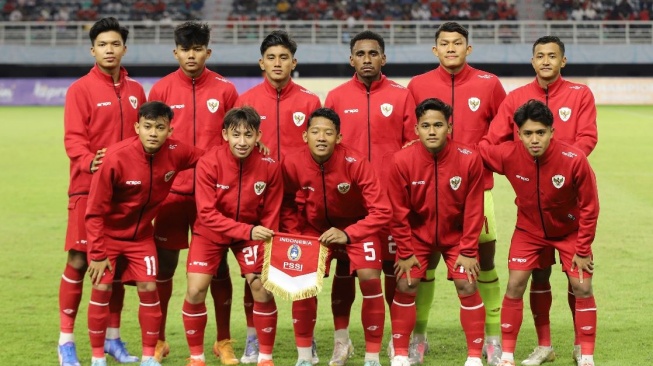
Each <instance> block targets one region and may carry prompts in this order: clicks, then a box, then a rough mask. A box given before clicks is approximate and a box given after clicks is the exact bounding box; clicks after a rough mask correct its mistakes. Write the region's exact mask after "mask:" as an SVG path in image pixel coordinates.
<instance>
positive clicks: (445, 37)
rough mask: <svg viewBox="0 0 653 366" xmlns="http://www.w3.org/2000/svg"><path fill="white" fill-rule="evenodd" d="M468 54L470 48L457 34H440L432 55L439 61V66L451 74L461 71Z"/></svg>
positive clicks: (463, 38) (470, 50)
mask: <svg viewBox="0 0 653 366" xmlns="http://www.w3.org/2000/svg"><path fill="white" fill-rule="evenodd" d="M470 53H472V46H470V45H468V44H467V41H466V40H465V37H464V36H463V35H462V34H460V33H458V32H441V33H440V35H439V36H438V39H436V40H435V46H433V54H434V55H435V57H437V58H438V60H440V65H441V66H442V67H444V68H445V69H446V70H447V71H448V72H450V73H453V74H455V73H457V72H458V71H460V70H462V68H463V66H465V63H466V62H467V61H466V60H467V56H468V55H469V54H470Z"/></svg>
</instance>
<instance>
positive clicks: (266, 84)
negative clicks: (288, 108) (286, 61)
mask: <svg viewBox="0 0 653 366" xmlns="http://www.w3.org/2000/svg"><path fill="white" fill-rule="evenodd" d="M296 85H297V84H295V82H293V81H292V79H290V80H288V84H286V86H284V87H283V88H281V92H280V93H278V91H277V88H275V87H274V86H273V85H272V83H270V81H269V80H268V78H267V77H266V78H264V79H263V88H264V89H265V92H266V94H268V95H269V96H270V97H272V98H274V99H277V93H278V95H279V99H285V98H286V97H287V96H288V95H290V93H291V92H292V91H293V90H294V89H295V86H296Z"/></svg>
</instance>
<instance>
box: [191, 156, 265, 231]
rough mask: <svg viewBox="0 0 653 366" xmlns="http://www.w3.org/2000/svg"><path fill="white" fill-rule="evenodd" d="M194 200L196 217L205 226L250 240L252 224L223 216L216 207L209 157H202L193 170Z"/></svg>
mask: <svg viewBox="0 0 653 366" xmlns="http://www.w3.org/2000/svg"><path fill="white" fill-rule="evenodd" d="M195 175H196V183H195V202H196V204H197V218H198V219H199V221H200V224H201V225H202V226H204V227H205V228H207V229H209V230H211V231H213V232H216V233H219V234H223V235H226V236H229V237H231V238H234V239H236V240H251V239H252V229H253V228H254V225H250V224H244V223H242V222H238V221H236V220H234V219H231V218H228V217H226V216H224V215H223V214H222V213H220V211H218V209H217V208H216V207H218V206H217V201H218V197H217V195H216V193H215V186H216V184H217V176H216V175H217V173H216V171H215V168H214V166H213V164H211V161H210V159H208V158H202V159H200V161H199V162H198V163H197V169H196V172H195Z"/></svg>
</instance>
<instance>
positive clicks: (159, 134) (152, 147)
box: [134, 117, 172, 154]
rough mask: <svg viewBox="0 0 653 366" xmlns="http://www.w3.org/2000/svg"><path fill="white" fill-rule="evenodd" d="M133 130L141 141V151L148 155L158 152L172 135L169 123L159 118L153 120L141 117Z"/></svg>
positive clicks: (163, 118)
mask: <svg viewBox="0 0 653 366" xmlns="http://www.w3.org/2000/svg"><path fill="white" fill-rule="evenodd" d="M134 128H135V129H136V134H138V137H139V138H140V139H141V143H142V144H143V150H145V152H146V153H148V154H154V153H155V152H157V151H159V149H160V148H161V146H163V144H164V143H165V142H166V140H167V139H168V137H170V134H171V133H172V127H170V121H169V120H168V119H167V118H165V117H159V118H157V119H155V120H153V119H147V118H145V117H141V118H140V119H139V120H138V122H136V123H135V124H134Z"/></svg>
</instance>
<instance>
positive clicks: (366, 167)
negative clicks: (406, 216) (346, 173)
mask: <svg viewBox="0 0 653 366" xmlns="http://www.w3.org/2000/svg"><path fill="white" fill-rule="evenodd" d="M350 169H352V174H351V177H352V180H353V181H354V182H355V183H356V185H357V186H358V187H359V188H360V190H361V192H362V195H363V202H362V203H363V206H364V207H365V209H366V210H367V216H365V218H363V219H361V220H359V221H358V222H356V223H355V224H352V225H349V226H347V227H346V228H345V230H344V231H345V233H346V234H347V236H348V237H349V239H350V240H351V242H352V243H357V242H360V241H362V240H365V239H366V238H368V237H369V236H370V235H372V234H374V233H376V232H378V231H379V230H380V229H381V228H382V227H383V226H384V225H387V224H388V223H389V222H390V220H391V219H392V208H391V205H390V201H389V200H388V197H387V194H386V193H385V191H384V190H383V189H382V188H381V183H380V182H379V179H378V178H377V177H376V174H374V170H373V168H372V165H370V163H369V162H368V161H367V160H359V161H358V162H357V163H354V164H351V165H350Z"/></svg>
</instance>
